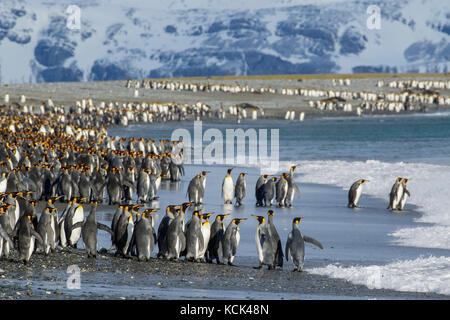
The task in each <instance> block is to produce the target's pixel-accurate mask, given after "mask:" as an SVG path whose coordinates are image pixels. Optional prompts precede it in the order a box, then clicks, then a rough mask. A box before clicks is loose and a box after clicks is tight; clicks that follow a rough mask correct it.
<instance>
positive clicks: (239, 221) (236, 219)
mask: <svg viewBox="0 0 450 320" xmlns="http://www.w3.org/2000/svg"><path fill="white" fill-rule="evenodd" d="M245 220H247V218H235V219H233V220H232V221H233V223H234V224H235V225H238V224H239V223H241V222H242V221H245Z"/></svg>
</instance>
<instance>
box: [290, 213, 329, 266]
mask: <svg viewBox="0 0 450 320" xmlns="http://www.w3.org/2000/svg"><path fill="white" fill-rule="evenodd" d="M302 219H303V217H297V218H294V220H292V231H291V232H290V233H289V235H288V239H287V241H286V250H285V253H286V261H289V257H291V259H292V262H293V263H294V270H293V271H303V264H304V262H305V242H309V243H312V244H313V245H315V246H317V247H319V248H320V249H323V246H322V244H321V243H320V242H319V241H317V240H316V239H313V238H311V237H308V236H305V235H304V234H302V233H301V232H300V229H299V228H298V224H299V222H300V220H302Z"/></svg>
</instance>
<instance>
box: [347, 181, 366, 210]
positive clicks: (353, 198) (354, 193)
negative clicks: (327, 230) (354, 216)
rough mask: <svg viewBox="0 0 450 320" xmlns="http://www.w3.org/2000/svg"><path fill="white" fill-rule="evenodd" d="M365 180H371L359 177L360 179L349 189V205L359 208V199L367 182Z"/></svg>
mask: <svg viewBox="0 0 450 320" xmlns="http://www.w3.org/2000/svg"><path fill="white" fill-rule="evenodd" d="M365 182H369V180H364V179H359V180H358V181H355V182H354V183H353V184H352V186H351V187H350V190H348V204H347V207H349V208H358V201H359V198H360V197H361V193H362V187H363V183H365Z"/></svg>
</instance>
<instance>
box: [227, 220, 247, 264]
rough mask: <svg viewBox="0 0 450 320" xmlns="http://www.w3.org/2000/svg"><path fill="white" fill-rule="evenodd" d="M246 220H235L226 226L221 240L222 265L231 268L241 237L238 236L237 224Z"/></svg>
mask: <svg viewBox="0 0 450 320" xmlns="http://www.w3.org/2000/svg"><path fill="white" fill-rule="evenodd" d="M245 220H247V218H244V219H241V218H235V219H233V220H231V222H230V224H228V227H227V229H226V230H225V234H224V235H223V239H222V252H223V263H224V264H228V265H230V266H233V265H234V264H233V261H234V258H235V256H236V252H237V249H238V247H239V241H240V239H241V236H240V234H239V223H241V222H242V221H245Z"/></svg>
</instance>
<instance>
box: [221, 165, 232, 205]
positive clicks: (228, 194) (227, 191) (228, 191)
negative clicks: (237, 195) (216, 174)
mask: <svg viewBox="0 0 450 320" xmlns="http://www.w3.org/2000/svg"><path fill="white" fill-rule="evenodd" d="M232 170H233V168H231V169H228V170H227V175H226V176H225V178H224V179H223V182H222V197H223V200H224V202H225V204H232V203H233V198H234V184H233V178H232V177H231V171H232Z"/></svg>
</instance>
